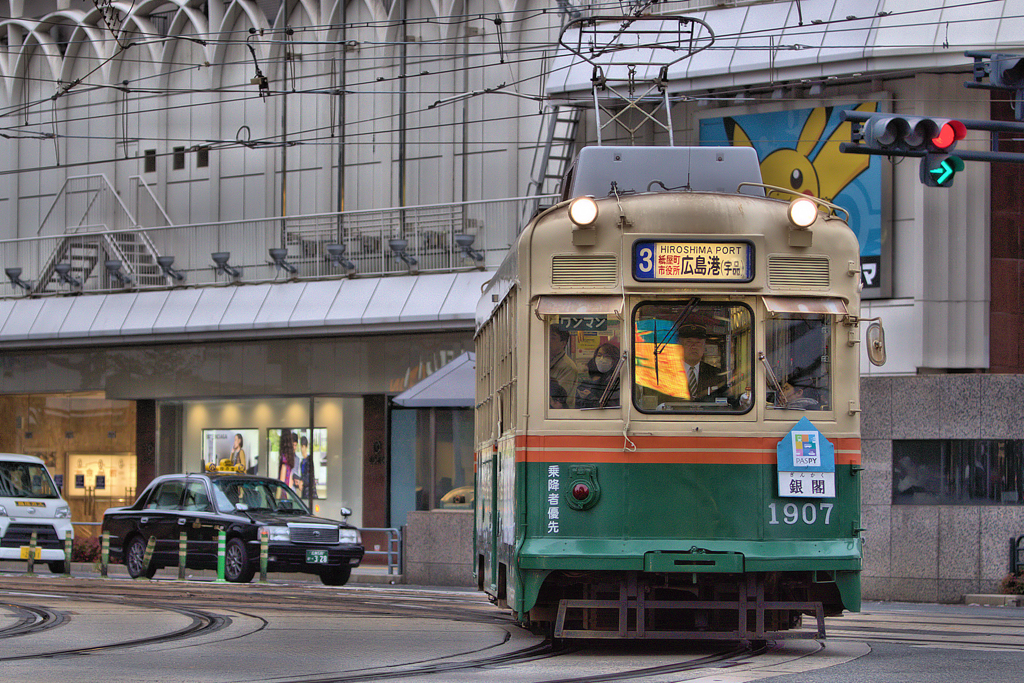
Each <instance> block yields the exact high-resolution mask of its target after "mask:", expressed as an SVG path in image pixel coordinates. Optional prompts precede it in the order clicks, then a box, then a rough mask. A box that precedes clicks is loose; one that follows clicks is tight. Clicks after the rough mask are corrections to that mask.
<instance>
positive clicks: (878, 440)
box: [0, 0, 1024, 600]
mask: <svg viewBox="0 0 1024 683" xmlns="http://www.w3.org/2000/svg"><path fill="white" fill-rule="evenodd" d="M643 4H644V3H633V4H632V5H630V6H629V7H630V8H632V9H637V8H639V7H640V6H642V5H643ZM1014 5H1015V4H1014V3H1012V2H987V3H977V4H970V5H967V6H966V7H965V6H964V5H963V3H954V2H951V1H949V0H947V1H946V2H938V3H906V2H892V1H887V0H879V1H878V2H870V3H867V4H865V3H863V2H850V1H847V0H834V1H823V2H807V1H806V0H804V2H794V1H777V2H747V1H742V0H730V1H727V2H722V1H721V0H717V1H715V2H707V1H702V0H694V1H691V2H661V3H657V4H650V5H649V6H647V7H646V11H648V12H650V13H654V14H655V15H656V16H658V17H663V18H664V19H665V21H675V20H676V18H677V17H680V16H687V17H693V18H696V19H700V20H701V22H703V25H705V26H706V27H707V28H708V30H709V31H710V32H711V33H712V34H713V36H714V41H713V44H712V45H709V46H708V48H707V49H705V50H703V51H701V52H699V53H697V54H694V55H693V56H692V57H690V58H688V59H682V60H678V61H675V62H674V63H672V64H671V65H669V66H668V67H667V69H666V71H665V73H664V78H663V79H662V80H661V85H660V86H659V88H660V89H656V90H655V91H654V93H655V96H654V97H652V98H650V99H651V100H659V98H661V100H660V101H662V102H664V101H665V99H664V95H666V94H667V103H668V106H667V110H668V112H670V114H671V118H670V119H668V121H669V122H668V124H667V128H666V126H665V125H660V124H659V125H655V124H652V123H651V122H650V121H649V120H645V118H644V117H645V116H646V114H643V113H642V112H641V110H639V109H638V110H636V111H634V112H633V113H632V114H635V115H636V120H635V121H634V120H632V119H631V118H630V116H631V115H632V114H631V113H630V112H625V113H624V114H623V116H622V118H620V122H621V123H620V124H614V125H611V126H605V125H604V124H605V123H606V122H607V120H608V114H609V113H615V112H621V111H622V107H621V102H620V103H619V104H614V103H613V101H612V98H611V96H610V94H609V90H611V89H615V88H619V89H625V90H630V92H641V91H642V90H641V89H642V88H643V87H647V86H645V85H644V84H645V83H646V84H649V83H651V82H653V80H652V79H653V77H654V76H657V75H659V73H658V72H657V71H656V70H651V69H639V70H638V69H636V65H635V64H632V63H630V61H629V58H628V57H624V58H621V59H619V61H617V62H616V61H615V60H616V59H618V57H611V58H609V59H610V61H607V62H605V63H602V64H601V66H602V68H603V70H604V74H605V75H606V76H607V77H608V79H609V81H608V82H605V83H603V84H601V85H602V87H601V88H599V89H598V91H597V93H596V97H595V91H594V89H593V85H594V80H593V77H594V74H595V69H594V64H593V63H591V62H587V61H586V60H584V59H581V58H579V57H578V56H574V55H573V52H572V50H571V49H569V48H568V47H567V46H569V45H571V44H572V40H573V37H574V35H577V34H573V33H571V32H570V33H568V34H566V35H565V36H562V38H563V40H562V43H561V44H560V43H559V38H560V36H561V35H562V29H563V27H564V26H566V25H567V24H570V23H571V22H572V21H573V19H574V18H575V17H578V16H582V17H587V16H609V15H621V14H622V12H623V4H622V3H617V2H615V3H578V2H561V1H559V2H550V1H547V0H520V1H515V0H508V1H506V0H481V1H464V2H440V3H418V2H400V1H397V2H387V1H384V0H353V1H352V2H317V1H313V2H293V1H287V2H283V3H282V2H276V1H274V0H264V1H261V2H255V1H251V0H230V1H225V0H205V1H203V2H199V1H198V0H172V1H171V2H167V1H166V0H150V1H143V2H137V3H134V4H130V5H121V4H117V3H113V4H111V3H107V2H97V3H94V2H91V1H89V2H86V1H85V0H55V1H54V0H49V1H42V2H31V1H28V2H25V1H23V0H11V1H10V3H9V12H8V13H7V14H8V15H9V18H6V19H3V20H2V21H0V82H2V88H0V111H2V112H3V119H2V121H3V122H2V124H0V132H2V133H3V134H4V140H3V141H2V143H0V144H3V145H4V149H5V152H6V153H5V154H3V155H0V207H2V211H0V253H2V254H3V262H4V263H3V265H4V267H5V270H8V272H7V276H8V277H7V279H6V280H5V281H4V282H3V284H2V286H0V296H2V298H0V318H2V323H0V357H2V362H3V368H4V372H3V374H2V377H0V415H3V416H4V417H3V419H5V420H8V422H7V424H9V425H13V426H14V428H13V429H12V430H4V431H3V432H2V433H0V439H2V440H3V441H4V443H0V449H3V450H11V451H19V452H28V453H38V454H42V455H43V456H44V457H46V458H47V459H48V461H49V462H50V464H51V465H52V466H53V467H54V469H55V471H57V472H58V473H59V474H61V475H63V477H64V480H65V482H66V489H67V490H68V492H69V495H70V498H71V499H72V501H73V502H74V504H75V505H76V506H77V507H76V508H75V517H76V519H79V518H80V519H95V518H96V515H98V514H102V509H103V508H104V507H105V506H107V505H108V504H116V503H118V502H120V501H122V500H127V499H130V498H131V497H132V496H133V495H134V494H135V493H136V492H137V490H138V489H139V488H140V487H142V486H144V485H145V483H146V482H147V481H148V480H149V479H151V478H152V477H153V476H155V475H156V474H160V473H164V472H170V471H175V470H180V469H182V468H185V469H189V468H191V467H193V464H195V466H198V464H199V461H200V458H203V457H205V458H207V459H212V458H219V457H221V456H223V455H224V454H225V451H226V452H227V453H230V450H231V448H232V447H233V445H234V441H235V437H236V435H238V436H240V437H241V439H242V441H243V443H244V444H245V445H246V446H247V447H248V448H247V454H248V456H249V457H250V459H251V461H252V466H253V467H255V471H258V472H260V473H266V474H271V475H273V476H278V475H279V474H280V464H281V463H280V440H281V439H282V438H285V437H286V434H285V430H287V431H288V432H294V433H296V434H302V435H304V436H306V437H307V439H308V440H309V441H311V442H312V446H311V452H312V454H313V457H314V458H315V459H316V460H317V461H318V462H320V463H321V467H322V470H321V478H322V479H323V481H322V482H321V485H320V488H318V495H320V496H321V497H320V501H321V505H322V506H323V507H324V512H328V513H333V511H335V510H336V509H337V508H339V507H341V506H342V505H344V506H347V507H350V508H352V509H353V510H354V511H355V515H354V517H353V521H354V522H356V523H357V524H360V525H362V526H364V527H373V528H378V527H393V526H401V525H403V524H405V522H406V519H404V518H403V517H404V516H407V515H408V513H409V512H414V511H420V512H423V511H429V510H430V509H437V508H438V507H439V506H441V501H442V499H443V498H444V496H445V494H447V493H448V492H450V491H451V490H454V489H456V488H459V486H458V484H460V483H461V484H462V485H465V472H464V469H465V468H464V467H463V464H464V463H463V462H462V458H463V456H461V455H459V453H461V449H462V448H463V447H462V446H460V445H459V439H460V438H464V436H462V437H460V436H458V435H459V434H462V433H463V432H464V430H460V429H459V427H458V425H460V424H461V422H460V420H461V417H459V413H458V412H457V411H450V412H449V413H441V414H438V413H435V412H430V411H431V410H433V409H417V410H413V411H408V412H401V411H402V410H404V409H399V408H395V407H394V406H393V405H392V404H391V398H392V397H394V396H396V395H397V394H399V393H401V392H402V391H404V390H406V389H408V388H410V387H412V386H414V385H415V384H416V382H417V381H418V380H420V379H422V378H423V377H425V376H427V375H429V374H430V373H431V372H433V371H435V370H437V369H438V368H441V367H442V366H444V365H445V364H446V363H448V362H449V361H451V360H453V359H455V358H456V357H458V356H459V355H460V354H461V353H462V352H464V351H469V350H472V338H473V311H474V308H475V301H476V298H478V296H479V292H480V285H481V284H483V282H485V281H486V280H487V279H488V277H489V273H490V271H489V270H488V269H490V268H493V267H495V266H496V265H497V263H498V262H500V259H501V257H502V255H503V254H504V252H505V251H506V250H507V249H508V247H509V246H511V244H512V243H513V241H514V240H515V236H516V234H517V229H518V226H519V225H520V223H521V222H522V220H523V218H524V216H527V215H529V213H530V211H531V210H532V209H533V208H534V207H535V206H536V205H537V202H538V201H550V199H546V200H537V199H535V196H536V195H538V194H541V195H544V194H545V193H546V192H548V191H550V190H552V189H554V188H553V186H552V185H550V184H547V183H546V182H545V176H557V175H559V174H560V172H562V171H564V170H565V166H564V164H565V158H567V157H568V156H569V155H570V154H571V152H572V151H573V150H574V149H578V148H579V147H580V146H581V145H584V144H594V143H596V142H597V141H598V140H599V139H600V140H601V141H602V142H603V143H606V144H607V143H609V142H614V143H616V144H669V143H670V142H672V143H674V144H677V145H684V144H685V145H697V144H751V145H752V146H754V147H755V148H758V149H759V153H760V154H761V157H762V173H763V174H764V175H765V176H766V179H767V176H768V175H770V174H771V173H775V174H778V173H779V172H780V171H779V169H780V168H781V169H783V171H785V173H788V176H787V175H785V173H784V175H783V176H782V177H783V180H784V181H786V182H789V181H792V180H793V179H795V178H796V173H795V172H796V171H797V170H800V172H801V176H800V177H801V178H810V177H812V176H814V177H815V178H818V179H819V185H818V186H817V193H818V194H819V195H820V196H828V198H832V197H833V196H836V195H838V194H839V193H841V192H842V191H843V190H846V191H847V192H848V194H849V193H852V192H853V190H850V189H847V188H848V187H853V185H850V183H849V182H847V183H845V184H844V183H842V182H840V183H839V184H838V185H836V184H835V182H834V178H835V177H837V174H838V175H842V174H843V173H847V174H850V173H853V171H849V170H846V171H843V170H837V169H836V167H837V166H839V167H843V166H844V165H845V166H846V167H849V164H850V162H849V160H844V159H843V158H842V157H840V156H838V155H837V154H834V153H833V152H832V151H831V150H832V149H833V148H834V147H836V146H837V145H838V142H840V140H839V137H842V136H843V135H849V131H848V128H843V127H842V126H841V124H839V123H838V118H833V117H838V111H839V110H841V109H850V108H856V107H863V108H865V109H863V110H870V111H876V112H892V113H895V114H899V115H908V116H909V115H930V116H944V117H954V118H963V119H978V120H989V119H1000V120H1012V119H1013V113H1012V107H1011V103H1010V102H1009V100H1012V93H1007V92H1001V91H988V90H979V89H966V88H965V87H964V85H963V84H964V82H965V81H970V80H973V79H974V66H975V63H974V60H973V59H972V58H970V57H967V56H965V54H964V53H965V52H967V51H982V52H1000V53H1014V52H1016V53H1022V52H1024V49H1022V46H1021V45H1020V40H1019V36H1020V35H1024V20H1022V19H1020V18H1019V17H1018V16H1017V15H1018V12H1016V9H1015V6H1014ZM687 26H690V27H691V28H692V25H689V24H687ZM707 37H708V34H707V33H703V34H699V35H696V39H697V42H700V40H703V39H706V38H707ZM598 52H600V51H598ZM615 54H619V55H621V54H622V51H615ZM631 68H632V72H631ZM616 80H618V83H616V82H615V81H616ZM631 89H632V90H631ZM595 101H600V102H601V103H602V104H607V106H608V107H609V110H608V111H607V112H605V113H603V114H600V115H599V113H598V111H596V110H595V108H594V106H593V105H594V102H595ZM656 104H657V103H656V102H654V101H651V102H644V103H643V105H642V107H641V109H642V108H643V107H646V109H644V110H643V111H646V112H647V113H649V114H651V115H652V117H654V118H659V120H664V119H661V118H660V117H662V116H663V115H664V110H662V111H658V110H657V107H656ZM818 121H820V122H821V123H820V125H818V123H817V122H818ZM559 125H560V126H562V129H559V128H558V126H559ZM559 130H564V131H565V132H559ZM719 131H725V133H724V135H725V137H724V138H723V137H722V135H723V134H722V133H720V132H719ZM737 131H741V132H742V135H739V134H738V132H737ZM759 131H760V132H759ZM837 136H838V137H837ZM563 138H567V139H569V140H570V141H569V142H565V141H564V140H563ZM994 144H998V146H999V149H1001V150H1002V151H1022V150H1021V149H1020V143H1019V142H1015V141H1013V140H1010V139H1008V138H1006V137H1004V138H1000V139H994V138H993V137H991V136H990V135H989V134H988V133H979V132H976V131H972V132H971V134H970V135H969V136H968V138H967V139H965V140H964V141H962V142H961V143H960V145H961V148H963V149H971V150H989V149H991V148H992V146H993V145H994ZM778 150H788V151H787V152H786V153H784V154H776V152H777V151H778ZM770 155H774V156H772V158H773V159H774V160H775V161H774V162H772V163H775V164H776V166H778V167H776V166H772V165H771V164H769V163H768V162H767V159H768V158H769V156H770ZM787 156H788V157H790V158H791V160H792V159H795V161H791V162H790V166H786V165H785V164H784V163H783V164H781V166H779V165H778V164H777V162H778V161H779V160H780V159H784V158H786V157H787ZM845 156H850V155H845ZM766 164H768V165H766ZM857 173H858V174H860V175H859V178H860V180H859V181H858V182H859V183H861V184H860V185H857V187H858V188H859V189H857V190H856V192H859V193H860V194H859V195H857V196H855V197H854V199H853V203H852V205H851V206H852V208H853V210H854V211H857V212H859V213H858V219H857V223H858V226H860V227H859V228H858V230H863V231H864V233H863V239H862V247H863V249H862V260H863V262H864V263H865V264H866V267H865V270H864V277H865V296H866V301H865V305H864V306H863V311H864V315H865V316H866V317H876V316H877V317H881V318H882V319H883V321H884V323H885V328H886V333H887V341H888V348H889V359H888V363H887V364H886V365H885V366H883V367H882V368H875V367H873V366H870V365H869V364H868V363H867V362H866V360H865V362H864V363H863V368H864V379H863V384H862V397H861V402H860V405H859V406H851V409H853V410H860V411H861V415H862V428H863V433H864V462H865V466H866V468H867V469H866V471H865V476H864V487H863V492H864V522H865V524H864V526H866V527H867V528H868V532H867V535H866V539H867V543H866V547H865V573H864V589H865V596H866V597H869V598H881V599H940V600H956V599H958V597H959V596H961V595H963V594H964V593H970V592H975V591H977V590H991V589H993V588H995V587H996V585H997V584H998V582H999V580H1000V579H1001V578H1002V576H1003V574H1005V571H1006V568H1007V567H1006V564H1007V563H1006V562H1005V559H1006V558H1005V553H1006V544H1007V541H1008V539H1009V537H1010V536H1015V535H1019V534H1021V533H1024V485H1022V484H1021V482H1020V478H1021V477H1022V468H1024V446H1022V444H1024V437H1022V435H1021V434H1020V433H1019V425H1020V424H1021V423H1022V422H1021V420H1020V419H1019V417H1020V416H1019V415H1017V414H1016V413H1014V412H1013V411H1014V408H1013V406H1015V405H1017V404H1019V403H1020V401H1019V397H1020V383H1019V381H1018V380H1019V378H1020V376H1021V375H1022V374H1024V325H1022V323H1024V320H1022V319H1021V318H1022V316H1024V301H1022V297H1024V294H1022V292H1024V267H1022V265H1021V264H1022V263H1024V228H1022V227H1021V225H1022V224H1024V222H1022V221H1021V217H1022V206H1021V202H1022V201H1024V200H1022V199H1021V196H1022V195H1024V193H1022V192H1021V189H1024V182H1022V181H1024V177H1022V173H1021V167H1020V166H1019V165H1012V164H985V163H968V164H967V168H966V169H965V170H964V171H963V172H962V173H960V174H958V176H957V178H956V181H955V183H954V185H953V187H952V188H949V189H933V188H926V187H924V186H923V185H922V184H921V183H920V180H919V177H918V167H917V164H916V162H915V161H914V160H911V159H908V160H905V161H904V163H890V162H889V161H888V160H884V159H882V158H876V159H874V160H873V161H872V163H871V164H870V165H867V166H866V167H865V168H864V169H862V170H858V171H857ZM829 179H833V180H829ZM865 179H866V180H865ZM829 183H832V186H830V187H831V189H829V190H826V189H825V187H826V185H828V184H829ZM829 193H831V195H830V194H829ZM524 197H525V198H524ZM859 234H860V233H859ZM271 250H275V252H274V253H272V252H271ZM278 250H284V252H281V251H278ZM215 254H216V255H218V256H217V257H216V258H215V256H214V255H215ZM403 257H404V258H403ZM168 259H170V261H168ZM218 259H219V261H218ZM412 261H415V263H413V262H412ZM113 263H116V264H117V266H116V267H115V266H114V265H113ZM11 269H13V271H17V272H13V277H12V272H11ZM18 269H20V270H18ZM123 276H127V278H128V279H127V280H125V279H123ZM179 276H180V279H179ZM869 276H870V277H869ZM19 282H20V283H22V284H18V283H19ZM940 397H949V398H948V400H943V398H940ZM439 425H440V427H439ZM439 435H440V436H439ZM395 438H401V439H402V443H401V448H398V449H396V448H395V444H394V443H393V441H394V439H395ZM413 439H414V440H415V441H416V443H417V446H416V448H409V447H408V445H409V442H410V440H413ZM396 454H397V455H398V459H399V460H400V461H401V464H400V465H399V464H398V462H397V460H395V459H394V457H393V456H395V455H396ZM975 461H978V462H981V461H984V463H983V464H982V465H976V464H975ZM413 463H415V464H413ZM411 467H415V473H413V472H410V468H411ZM275 470H277V472H275ZM912 470H913V471H914V472H916V473H918V475H919V476H918V475H915V476H916V479H917V481H916V482H913V483H912V480H913V479H914V477H912V476H911V474H910V472H911V471H912ZM114 472H116V473H117V475H116V476H115V475H114V474H113V473H114ZM101 473H102V475H103V476H102V480H101V481H102V482H103V485H104V488H102V489H100V488H99V487H98V483H97V475H98V474H101ZM983 481H984V485H982V482H983ZM108 482H109V484H108ZM79 483H81V487H79ZM115 484H116V486H117V487H118V488H117V489H116V490H115V489H113V488H112V487H114V486H115ZM449 487H450V488H449ZM446 489H447V490H446ZM949 522H955V524H949ZM421 523H422V519H420V518H417V524H421ZM445 523H446V524H448V523H449V522H445ZM1001 553H1002V554H1003V557H1002V558H1000V554H1001ZM451 573H457V572H454V570H451Z"/></svg>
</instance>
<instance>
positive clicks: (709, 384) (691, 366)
mask: <svg viewBox="0 0 1024 683" xmlns="http://www.w3.org/2000/svg"><path fill="white" fill-rule="evenodd" d="M707 338H708V333H707V329H706V328H705V327H704V326H703V325H683V326H682V328H681V329H680V330H679V339H680V342H681V343H682V346H683V364H684V365H685V366H686V367H685V370H686V377H687V380H688V382H689V386H690V398H691V400H694V401H706V400H708V399H711V398H714V397H716V396H718V395H719V393H720V392H721V391H722V389H724V388H725V387H726V386H727V384H728V381H727V378H726V376H725V374H724V373H723V372H722V369H721V368H719V367H717V366H715V365H712V364H711V363H706V362H704V353H705V351H706V350H707Z"/></svg>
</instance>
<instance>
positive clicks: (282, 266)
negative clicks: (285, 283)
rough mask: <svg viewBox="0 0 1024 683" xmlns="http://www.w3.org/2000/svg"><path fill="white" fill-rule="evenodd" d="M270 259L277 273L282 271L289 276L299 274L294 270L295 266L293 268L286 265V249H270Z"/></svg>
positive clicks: (297, 270) (288, 264) (290, 265)
mask: <svg viewBox="0 0 1024 683" xmlns="http://www.w3.org/2000/svg"><path fill="white" fill-rule="evenodd" d="M270 258H271V259H273V261H274V267H275V268H277V270H278V272H280V271H282V270H284V271H286V272H287V273H288V274H289V275H295V274H296V273H298V272H299V269H298V268H296V267H295V266H293V265H292V264H290V263H288V261H286V260H285V259H287V258H288V250H287V249H281V248H276V249H271V250H270Z"/></svg>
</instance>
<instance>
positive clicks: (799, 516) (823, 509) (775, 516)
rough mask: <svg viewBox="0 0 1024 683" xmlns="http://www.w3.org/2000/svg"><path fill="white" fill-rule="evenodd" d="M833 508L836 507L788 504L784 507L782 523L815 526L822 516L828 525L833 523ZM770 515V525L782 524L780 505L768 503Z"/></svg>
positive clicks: (824, 504)
mask: <svg viewBox="0 0 1024 683" xmlns="http://www.w3.org/2000/svg"><path fill="white" fill-rule="evenodd" d="M833 507H835V505H834V504H833V503H818V504H817V505H815V504H814V503H804V504H803V505H797V504H796V503H786V504H785V505H783V506H782V522H781V523H784V524H798V523H800V522H803V523H804V524H815V523H816V522H817V521H818V518H819V515H820V516H821V517H822V519H824V521H825V524H826V525H827V524H829V523H831V521H832V508H833ZM768 515H769V520H768V524H769V525H772V524H780V522H779V509H778V503H768Z"/></svg>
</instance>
